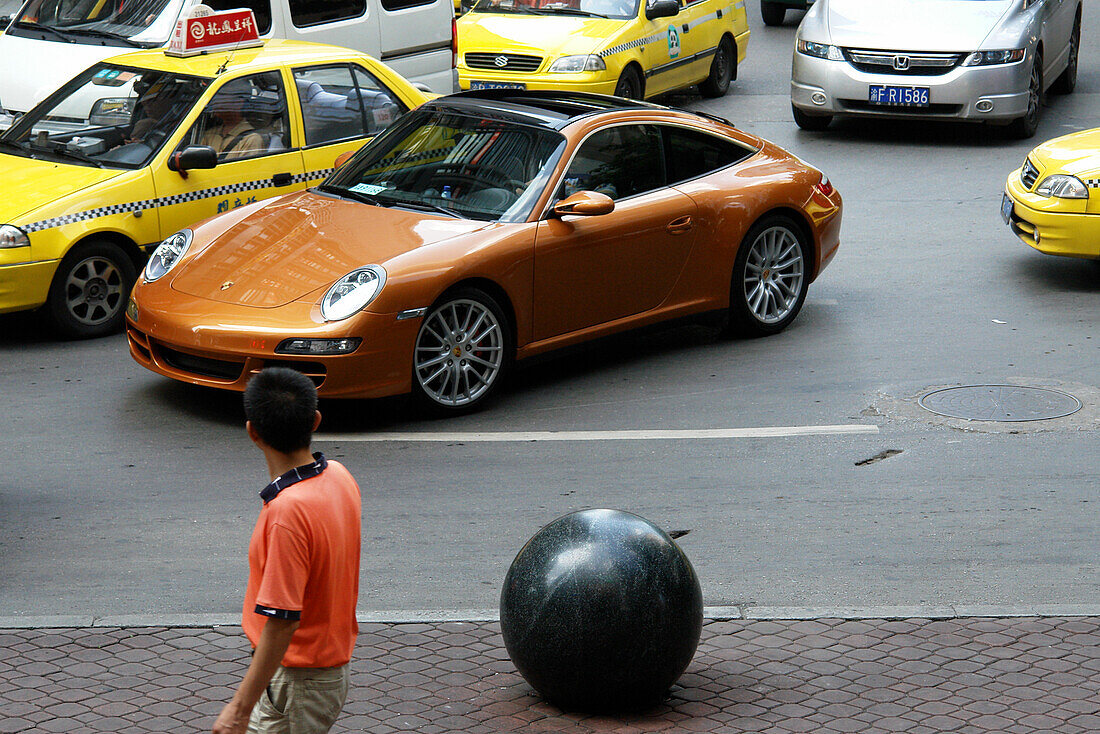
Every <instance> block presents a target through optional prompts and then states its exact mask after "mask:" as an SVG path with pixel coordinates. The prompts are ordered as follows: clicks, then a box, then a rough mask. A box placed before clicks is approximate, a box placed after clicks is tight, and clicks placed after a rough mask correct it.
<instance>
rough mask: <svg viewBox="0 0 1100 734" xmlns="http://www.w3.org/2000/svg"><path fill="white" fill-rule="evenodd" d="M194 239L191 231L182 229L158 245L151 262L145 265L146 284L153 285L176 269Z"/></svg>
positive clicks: (150, 259)
mask: <svg viewBox="0 0 1100 734" xmlns="http://www.w3.org/2000/svg"><path fill="white" fill-rule="evenodd" d="M193 237H194V233H192V232H191V230H189V229H181V230H180V231H179V232H176V233H175V234H174V235H171V236H170V237H168V238H166V239H165V240H164V241H163V242H161V243H160V244H159V245H157V249H156V250H154V251H153V255H152V256H151V257H150V258H149V262H147V263H145V282H146V283H152V282H153V281H154V280H157V279H159V278H162V277H164V275H165V274H166V273H167V272H168V271H169V270H171V269H172V268H174V267H175V266H176V263H178V262H179V261H180V259H181V258H183V255H184V253H186V252H187V248H188V247H190V246H191V240H192V238H193Z"/></svg>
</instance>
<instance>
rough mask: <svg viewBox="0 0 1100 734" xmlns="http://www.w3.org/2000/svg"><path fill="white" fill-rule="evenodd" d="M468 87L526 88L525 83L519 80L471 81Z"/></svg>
mask: <svg viewBox="0 0 1100 734" xmlns="http://www.w3.org/2000/svg"><path fill="white" fill-rule="evenodd" d="M470 89H527V85H526V84H522V83H520V82H479V81H476V80H474V81H471V82H470Z"/></svg>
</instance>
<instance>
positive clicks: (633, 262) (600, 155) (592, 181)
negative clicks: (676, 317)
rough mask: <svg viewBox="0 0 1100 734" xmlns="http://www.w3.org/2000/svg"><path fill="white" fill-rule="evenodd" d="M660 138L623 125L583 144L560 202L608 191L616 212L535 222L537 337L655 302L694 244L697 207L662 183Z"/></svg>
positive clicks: (635, 311) (623, 314) (565, 179)
mask: <svg viewBox="0 0 1100 734" xmlns="http://www.w3.org/2000/svg"><path fill="white" fill-rule="evenodd" d="M662 150H663V148H662V142H661V134H660V132H659V131H658V130H657V129H656V127H655V126H653V125H619V126H616V127H612V128H608V129H605V130H601V131H599V132H596V133H594V134H593V135H592V136H590V137H589V138H588V139H587V140H586V141H585V142H584V143H583V144H582V145H581V147H580V149H579V150H578V152H577V154H576V155H575V156H574V158H573V160H572V161H571V162H570V165H569V168H568V170H567V171H566V173H565V176H564V177H563V180H562V182H561V184H560V186H559V191H558V192H557V194H558V195H557V196H556V197H555V198H556V199H561V198H564V197H565V196H568V195H569V194H571V193H575V192H576V191H581V190H587V191H596V192H598V193H604V194H606V195H608V196H610V197H611V198H612V199H614V200H615V210H614V211H612V212H610V213H609V214H602V215H599V216H588V217H586V216H567V217H563V218H561V219H557V218H551V219H546V220H544V221H542V222H539V224H538V228H537V229H536V235H535V262H534V298H533V301H534V307H533V312H534V313H533V326H534V329H533V330H534V339H535V340H541V339H549V338H551V337H554V336H558V335H559V334H567V333H570V332H573V331H577V330H579V329H584V328H588V327H592V326H597V325H599V324H604V323H607V322H610V321H614V320H616V319H620V318H624V317H627V316H633V315H635V314H639V313H642V312H644V311H648V310H650V309H653V308H656V307H657V306H659V305H660V304H661V303H662V302H663V301H664V300H665V299H666V298H667V297H668V294H669V293H670V292H671V291H672V288H673V286H674V285H675V284H676V281H677V279H678V278H679V275H680V272H681V271H682V270H683V267H684V263H685V262H686V261H687V258H688V256H689V254H690V253H691V248H692V245H693V244H694V241H695V219H697V213H696V209H697V207H696V204H695V202H694V201H693V200H692V199H691V198H690V197H688V196H687V195H685V194H683V193H681V192H679V191H676V190H675V189H672V188H669V187H668V186H666V176H665V171H664V155H663V152H662Z"/></svg>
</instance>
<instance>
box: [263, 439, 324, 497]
mask: <svg viewBox="0 0 1100 734" xmlns="http://www.w3.org/2000/svg"><path fill="white" fill-rule="evenodd" d="M327 466H328V460H327V459H325V455H324V454H322V453H321V452H320V451H317V452H315V453H314V454H313V463H312V464H302V465H301V466H297V467H295V468H293V469H291V470H290V471H288V472H287V473H286V474H283V475H282V476H279V477H276V478H275V479H273V480H272V481H271V483H270V484H268V485H267V486H266V487H264V488H263V489H262V490H260V499H262V500H263V501H264V504H265V505H266V504H267V503H268V502H270V501H271V500H273V499H275V498H276V497H278V496H279V492H282V491H283V490H284V489H286V488H287V487H289V486H290V485H292V484H297V483H298V482H301V481H304V480H306V479H312V478H313V477H315V476H317V475H318V474H320V473H321V472H323V471H324V470H325V468H326V467H327Z"/></svg>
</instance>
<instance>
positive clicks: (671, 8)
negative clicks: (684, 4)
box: [645, 0, 680, 20]
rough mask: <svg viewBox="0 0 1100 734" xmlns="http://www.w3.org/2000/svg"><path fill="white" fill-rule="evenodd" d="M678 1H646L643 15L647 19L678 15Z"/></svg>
mask: <svg viewBox="0 0 1100 734" xmlns="http://www.w3.org/2000/svg"><path fill="white" fill-rule="evenodd" d="M679 13H680V2H679V0H653V1H652V2H649V3H646V6H645V17H646V18H647V19H649V20H653V19H654V18H672V17H673V16H676V15H679Z"/></svg>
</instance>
